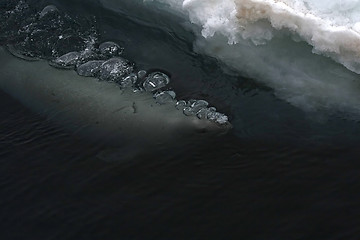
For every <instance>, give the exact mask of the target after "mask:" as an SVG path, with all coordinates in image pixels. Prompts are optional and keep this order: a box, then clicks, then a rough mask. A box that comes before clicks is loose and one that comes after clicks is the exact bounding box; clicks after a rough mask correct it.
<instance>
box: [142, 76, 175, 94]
mask: <svg viewBox="0 0 360 240" xmlns="http://www.w3.org/2000/svg"><path fill="white" fill-rule="evenodd" d="M169 82H170V78H169V76H167V75H166V74H165V73H162V72H153V73H150V74H149V75H148V76H147V77H146V79H145V81H144V83H143V87H144V89H145V91H147V92H152V91H155V90H158V89H160V88H162V87H165V86H166V85H167V84H169Z"/></svg>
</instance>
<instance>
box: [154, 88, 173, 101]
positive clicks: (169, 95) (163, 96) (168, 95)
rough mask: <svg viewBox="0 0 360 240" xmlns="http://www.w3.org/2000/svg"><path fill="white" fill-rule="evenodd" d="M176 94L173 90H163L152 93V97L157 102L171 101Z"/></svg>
mask: <svg viewBox="0 0 360 240" xmlns="http://www.w3.org/2000/svg"><path fill="white" fill-rule="evenodd" d="M175 97H176V94H175V92H174V91H164V92H160V93H156V94H154V98H155V100H156V102H157V103H159V104H166V103H172V102H174V101H175Z"/></svg>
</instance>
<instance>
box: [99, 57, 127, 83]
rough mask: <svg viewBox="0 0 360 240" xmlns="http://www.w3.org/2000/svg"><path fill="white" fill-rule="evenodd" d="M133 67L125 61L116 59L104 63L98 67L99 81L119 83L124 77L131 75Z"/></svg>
mask: <svg viewBox="0 0 360 240" xmlns="http://www.w3.org/2000/svg"><path fill="white" fill-rule="evenodd" d="M132 70H133V67H132V66H131V65H130V64H129V63H128V61H127V60H125V59H123V58H120V57H116V58H111V59H109V60H107V61H105V62H104V63H103V64H102V65H101V67H100V76H99V78H100V80H105V81H113V82H115V81H119V80H120V79H121V78H122V77H124V76H125V75H127V74H129V73H131V72H132Z"/></svg>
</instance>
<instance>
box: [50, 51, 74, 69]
mask: <svg viewBox="0 0 360 240" xmlns="http://www.w3.org/2000/svg"><path fill="white" fill-rule="evenodd" d="M79 59H80V53H79V52H69V53H66V54H64V55H62V56H61V57H58V58H57V59H55V60H53V61H52V62H51V65H52V66H54V67H60V68H69V67H74V66H75V65H76V63H77V62H78V61H79Z"/></svg>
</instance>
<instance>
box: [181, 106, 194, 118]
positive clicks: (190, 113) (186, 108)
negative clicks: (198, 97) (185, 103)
mask: <svg viewBox="0 0 360 240" xmlns="http://www.w3.org/2000/svg"><path fill="white" fill-rule="evenodd" d="M183 113H184V114H185V115H186V116H192V115H194V112H193V111H192V109H191V107H185V108H184V110H183Z"/></svg>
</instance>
